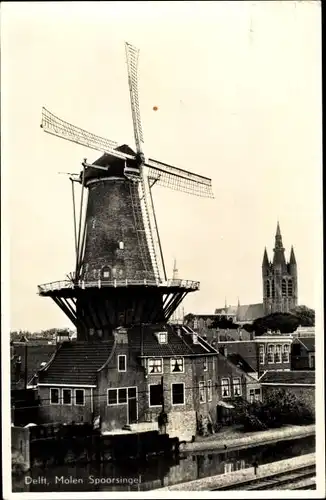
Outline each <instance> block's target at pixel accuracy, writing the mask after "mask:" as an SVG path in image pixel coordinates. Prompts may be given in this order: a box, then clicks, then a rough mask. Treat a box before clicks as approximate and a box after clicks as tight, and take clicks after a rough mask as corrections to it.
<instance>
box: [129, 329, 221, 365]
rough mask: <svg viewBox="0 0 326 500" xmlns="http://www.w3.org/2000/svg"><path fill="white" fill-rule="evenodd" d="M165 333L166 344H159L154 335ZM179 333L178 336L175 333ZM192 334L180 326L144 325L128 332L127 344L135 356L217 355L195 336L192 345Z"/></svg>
mask: <svg viewBox="0 0 326 500" xmlns="http://www.w3.org/2000/svg"><path fill="white" fill-rule="evenodd" d="M161 331H165V332H167V343H166V344H160V343H159V341H158V339H157V337H156V335H155V333H157V332H161ZM178 331H179V332H180V334H178V333H177V332H178ZM190 332H192V331H191V330H190V329H188V331H187V330H186V328H185V327H182V326H179V327H178V326H172V325H144V326H143V328H142V331H141V328H140V327H133V328H130V329H129V330H128V342H129V346H130V348H131V350H132V351H133V352H134V353H135V355H137V356H157V357H171V356H196V355H201V356H203V355H207V354H217V351H216V350H215V349H214V348H213V347H212V346H210V345H209V344H208V343H207V342H205V341H204V340H203V339H202V338H201V337H200V336H199V335H197V338H198V343H197V344H195V343H193V339H192V335H191V333H190Z"/></svg>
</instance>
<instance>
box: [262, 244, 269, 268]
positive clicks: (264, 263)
mask: <svg viewBox="0 0 326 500" xmlns="http://www.w3.org/2000/svg"><path fill="white" fill-rule="evenodd" d="M268 266H269V260H268V255H267V249H266V247H265V251H264V257H263V267H268Z"/></svg>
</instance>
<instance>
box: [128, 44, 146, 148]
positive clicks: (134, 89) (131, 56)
mask: <svg viewBox="0 0 326 500" xmlns="http://www.w3.org/2000/svg"><path fill="white" fill-rule="evenodd" d="M125 47H126V57H127V68H128V82H129V92H130V103H131V113H132V121H133V124H134V135H135V143H136V148H137V153H141V143H142V142H144V138H143V129H142V124H141V119H140V109H139V96H138V57H139V50H138V49H136V48H135V47H133V46H132V45H130V44H129V43H126V44H125Z"/></svg>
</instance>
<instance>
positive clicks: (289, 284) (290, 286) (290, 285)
mask: <svg viewBox="0 0 326 500" xmlns="http://www.w3.org/2000/svg"><path fill="white" fill-rule="evenodd" d="M292 293H293V285H292V280H289V281H288V296H289V297H292Z"/></svg>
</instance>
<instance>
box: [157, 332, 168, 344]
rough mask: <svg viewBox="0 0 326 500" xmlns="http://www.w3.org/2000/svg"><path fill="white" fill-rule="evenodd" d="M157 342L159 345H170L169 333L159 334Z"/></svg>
mask: <svg viewBox="0 0 326 500" xmlns="http://www.w3.org/2000/svg"><path fill="white" fill-rule="evenodd" d="M162 337H163V340H162ZM157 340H158V343H159V344H167V343H168V332H157Z"/></svg>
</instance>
